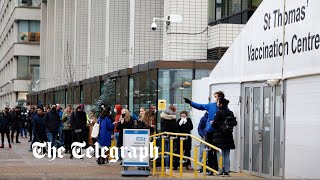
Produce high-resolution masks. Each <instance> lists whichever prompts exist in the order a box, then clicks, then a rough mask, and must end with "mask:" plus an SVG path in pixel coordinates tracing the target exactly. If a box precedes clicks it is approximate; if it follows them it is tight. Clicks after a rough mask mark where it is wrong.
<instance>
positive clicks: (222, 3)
mask: <svg viewBox="0 0 320 180" xmlns="http://www.w3.org/2000/svg"><path fill="white" fill-rule="evenodd" d="M261 2H262V0H208V20H209V23H213V22H214V21H218V20H220V19H223V20H221V21H219V22H217V23H233V24H241V23H246V22H247V20H248V19H249V18H250V17H251V15H250V14H248V13H253V12H254V10H255V9H256V8H257V7H258V6H259V5H260V3H261ZM242 11H244V12H242ZM240 12H242V13H241V14H240ZM214 24H216V23H214Z"/></svg>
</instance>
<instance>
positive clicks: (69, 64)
mask: <svg viewBox="0 0 320 180" xmlns="http://www.w3.org/2000/svg"><path fill="white" fill-rule="evenodd" d="M63 63H64V64H63V68H64V78H65V83H66V85H67V92H68V93H67V94H68V95H70V96H71V104H74V85H73V83H74V82H75V78H76V77H75V68H74V67H75V65H74V63H73V60H72V50H71V48H70V47H69V42H68V41H67V44H66V48H65V51H64V53H63ZM68 99H69V98H68ZM68 99H67V102H68Z"/></svg>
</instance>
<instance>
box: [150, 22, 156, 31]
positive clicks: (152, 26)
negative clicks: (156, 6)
mask: <svg viewBox="0 0 320 180" xmlns="http://www.w3.org/2000/svg"><path fill="white" fill-rule="evenodd" d="M151 29H152V31H155V30H156V29H157V24H156V22H154V21H153V23H152V24H151Z"/></svg>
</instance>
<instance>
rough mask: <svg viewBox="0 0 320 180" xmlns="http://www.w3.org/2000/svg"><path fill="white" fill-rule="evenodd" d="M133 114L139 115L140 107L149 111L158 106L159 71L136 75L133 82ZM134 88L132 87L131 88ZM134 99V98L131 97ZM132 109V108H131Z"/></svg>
mask: <svg viewBox="0 0 320 180" xmlns="http://www.w3.org/2000/svg"><path fill="white" fill-rule="evenodd" d="M130 86H133V93H134V94H133V112H134V113H136V114H139V109H140V107H145V108H146V109H149V108H150V107H151V106H152V105H156V104H157V102H156V101H157V70H156V69H154V70H148V71H143V72H139V73H137V74H134V76H133V82H132V83H130ZM131 88H132V87H131ZM130 98H132V97H130ZM130 109H131V108H130Z"/></svg>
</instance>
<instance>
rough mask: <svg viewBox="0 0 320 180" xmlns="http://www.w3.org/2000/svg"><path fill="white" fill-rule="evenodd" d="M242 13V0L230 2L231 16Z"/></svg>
mask: <svg viewBox="0 0 320 180" xmlns="http://www.w3.org/2000/svg"><path fill="white" fill-rule="evenodd" d="M240 11H241V0H232V1H229V13H228V14H230V15H232V14H236V13H238V12H240Z"/></svg>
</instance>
